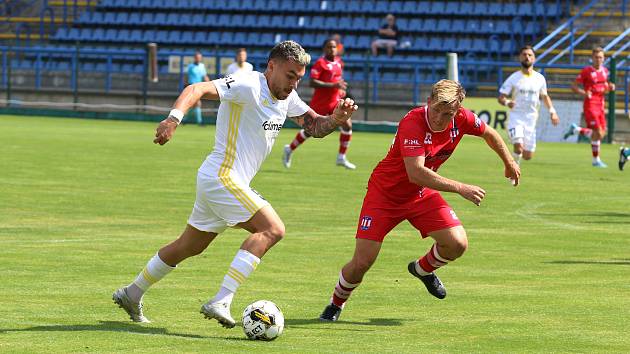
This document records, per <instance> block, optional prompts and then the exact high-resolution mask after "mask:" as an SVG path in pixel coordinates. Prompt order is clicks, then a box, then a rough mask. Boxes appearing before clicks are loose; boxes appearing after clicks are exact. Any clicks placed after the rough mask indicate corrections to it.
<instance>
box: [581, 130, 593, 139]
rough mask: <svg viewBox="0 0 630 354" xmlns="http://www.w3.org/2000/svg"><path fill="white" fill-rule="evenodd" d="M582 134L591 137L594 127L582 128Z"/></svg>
mask: <svg viewBox="0 0 630 354" xmlns="http://www.w3.org/2000/svg"><path fill="white" fill-rule="evenodd" d="M580 135H582V136H585V137H587V138H590V137H591V135H593V129H589V128H580Z"/></svg>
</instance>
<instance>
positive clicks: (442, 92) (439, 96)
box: [431, 79, 466, 107]
mask: <svg viewBox="0 0 630 354" xmlns="http://www.w3.org/2000/svg"><path fill="white" fill-rule="evenodd" d="M465 97H466V90H464V87H463V86H462V85H460V83H459V82H457V81H453V80H446V79H444V80H440V81H438V82H436V83H435V84H434V85H433V87H432V88H431V103H432V104H435V105H439V106H451V107H452V106H456V105H460V104H461V103H462V101H463V100H464V98H465Z"/></svg>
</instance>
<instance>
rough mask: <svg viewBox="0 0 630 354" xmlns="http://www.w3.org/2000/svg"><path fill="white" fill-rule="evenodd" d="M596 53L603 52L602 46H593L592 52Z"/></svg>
mask: <svg viewBox="0 0 630 354" xmlns="http://www.w3.org/2000/svg"><path fill="white" fill-rule="evenodd" d="M597 53H604V48H602V47H595V48H593V54H597Z"/></svg>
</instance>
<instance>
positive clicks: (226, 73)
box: [225, 63, 236, 75]
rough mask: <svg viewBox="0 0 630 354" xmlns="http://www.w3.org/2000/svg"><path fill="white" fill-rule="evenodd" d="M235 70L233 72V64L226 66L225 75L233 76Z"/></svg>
mask: <svg viewBox="0 0 630 354" xmlns="http://www.w3.org/2000/svg"><path fill="white" fill-rule="evenodd" d="M235 71H236V70H234V63H232V64H230V65H228V67H227V69H226V70H225V75H230V74H234V72H235Z"/></svg>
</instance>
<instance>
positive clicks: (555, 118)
mask: <svg viewBox="0 0 630 354" xmlns="http://www.w3.org/2000/svg"><path fill="white" fill-rule="evenodd" d="M559 123H560V117H558V113H551V124H553V125H554V126H556V125H558V124H559Z"/></svg>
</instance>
